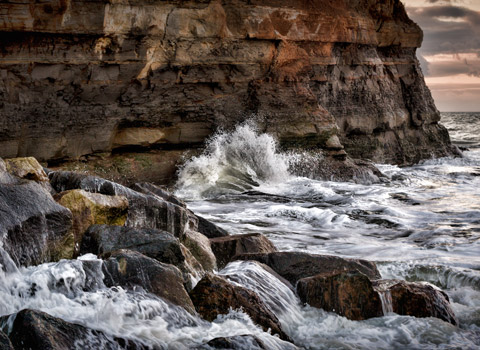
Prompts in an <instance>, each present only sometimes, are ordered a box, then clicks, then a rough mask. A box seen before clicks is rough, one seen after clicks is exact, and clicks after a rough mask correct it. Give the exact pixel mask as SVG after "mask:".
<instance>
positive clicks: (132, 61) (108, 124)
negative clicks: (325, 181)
mask: <svg viewBox="0 0 480 350" xmlns="http://www.w3.org/2000/svg"><path fill="white" fill-rule="evenodd" d="M0 41H1V43H2V45H1V49H0V79H1V80H0V108H1V109H0V156H1V157H17V156H27V155H28V156H34V157H37V158H38V159H40V160H43V161H59V160H67V159H77V158H79V157H81V156H84V155H88V154H93V153H97V152H111V151H122V150H123V151H125V150H129V151H131V150H132V149H135V150H136V149H141V150H145V149H152V148H160V149H161V148H163V149H170V150H171V149H184V148H191V147H193V146H195V145H201V144H202V143H203V141H204V140H205V138H206V137H208V135H210V134H211V133H212V132H214V131H215V129H216V128H217V127H219V126H220V127H226V128H229V127H232V126H234V125H235V124H237V123H238V122H240V121H243V120H245V119H246V118H250V117H251V116H252V115H255V116H256V118H257V120H258V122H259V125H260V127H261V128H262V129H263V130H265V131H266V132H269V133H273V134H275V135H277V136H278V138H279V140H280V141H281V143H282V144H283V145H285V146H286V147H289V146H293V147H299V146H302V147H320V148H322V149H324V150H325V151H326V153H328V154H329V155H331V156H333V157H337V158H342V157H345V152H346V153H347V154H348V155H349V156H351V157H352V158H369V159H372V160H375V161H379V162H393V163H398V164H407V163H411V162H416V161H418V160H420V159H423V158H426V157H431V156H443V155H446V154H451V152H452V151H453V149H452V147H451V145H450V141H449V137H448V134H447V131H446V129H445V128H444V127H442V126H441V125H439V124H438V122H439V119H440V117H439V113H438V111H437V109H436V108H435V106H434V103H433V100H432V97H431V95H430V92H429V90H428V88H427V87H426V85H425V83H424V80H423V76H422V73H421V71H420V69H419V65H418V61H417V59H416V57H415V50H416V48H417V47H419V46H420V44H421V42H422V31H421V30H420V28H419V27H418V26H417V25H416V24H415V23H413V22H412V21H411V20H410V19H409V18H408V17H407V15H406V13H405V9H404V7H403V5H402V4H401V3H400V1H399V0H288V1H287V0H275V1H274V0H262V1H257V0H248V1H247V0H223V1H220V0H212V1H209V0H197V1H180V0H178V1H175V0H171V1H154V0H110V1H106V0H44V1H34V0H30V1H29V0H17V1H9V0H4V1H1V2H0Z"/></svg>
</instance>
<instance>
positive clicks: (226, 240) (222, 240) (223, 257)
mask: <svg viewBox="0 0 480 350" xmlns="http://www.w3.org/2000/svg"><path fill="white" fill-rule="evenodd" d="M210 245H211V247H212V251H213V253H214V254H215V257H216V258H217V266H218V268H219V269H221V268H223V267H225V266H226V265H227V264H228V263H229V262H230V261H232V258H233V257H234V256H236V255H241V254H248V253H267V254H268V253H273V252H276V251H277V248H275V246H274V245H273V243H272V242H271V241H270V240H269V239H268V238H267V237H265V236H264V235H262V234H260V233H248V234H245V235H234V236H227V237H218V238H211V239H210Z"/></svg>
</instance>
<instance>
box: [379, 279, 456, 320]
mask: <svg viewBox="0 0 480 350" xmlns="http://www.w3.org/2000/svg"><path fill="white" fill-rule="evenodd" d="M374 283H375V289H376V290H377V291H379V293H389V295H390V297H391V303H392V305H391V309H392V311H393V312H395V313H397V314H399V315H407V316H415V317H436V318H439V319H441V320H444V321H446V322H449V323H451V324H453V325H458V320H457V318H456V316H455V313H454V312H453V310H452V308H451V306H450V300H449V298H448V295H447V294H446V293H444V292H443V291H441V290H440V289H438V288H437V287H435V286H433V285H431V284H429V283H415V282H406V281H399V280H380V281H375V282H374Z"/></svg>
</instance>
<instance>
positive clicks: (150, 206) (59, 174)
mask: <svg viewBox="0 0 480 350" xmlns="http://www.w3.org/2000/svg"><path fill="white" fill-rule="evenodd" d="M49 178H50V183H51V184H52V186H53V188H54V189H55V190H56V191H58V192H61V191H67V190H72V189H82V190H84V191H87V192H94V193H101V194H104V195H108V196H124V197H126V198H127V199H128V204H129V208H128V215H127V222H126V226H130V227H148V228H156V229H160V230H164V231H167V232H170V233H172V234H173V235H175V236H176V237H178V238H180V239H181V240H183V239H184V238H185V231H186V229H187V228H188V227H190V226H191V227H193V228H195V227H196V220H195V219H194V218H193V217H192V215H191V214H190V212H189V211H188V210H187V209H185V208H183V207H182V206H179V205H176V204H173V203H171V202H168V201H166V200H164V199H163V198H160V197H159V196H158V195H151V194H143V193H140V192H137V191H134V190H132V189H130V188H128V187H125V186H122V185H120V184H117V183H115V182H112V181H108V180H105V179H102V178H99V177H95V176H90V175H86V174H78V173H74V172H71V171H55V172H52V173H50V174H49ZM192 220H193V222H191V221H192Z"/></svg>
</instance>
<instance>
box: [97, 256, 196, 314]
mask: <svg viewBox="0 0 480 350" xmlns="http://www.w3.org/2000/svg"><path fill="white" fill-rule="evenodd" d="M103 272H104V275H105V278H104V283H105V285H106V286H107V287H113V286H124V287H130V288H136V287H137V288H138V287H141V288H143V289H144V290H145V291H147V292H149V293H152V294H155V295H157V296H159V297H161V298H164V299H165V300H168V301H170V302H172V303H173V304H175V305H179V306H181V307H183V308H184V309H186V310H187V311H189V312H191V313H193V312H194V310H195V309H194V307H193V304H192V301H191V300H190V297H189V296H188V293H187V291H186V290H185V287H184V285H183V282H184V281H183V276H182V273H181V271H180V270H179V269H178V268H177V267H175V266H173V265H168V264H164V263H161V262H158V261H156V260H154V259H152V258H149V257H146V256H144V255H142V254H140V253H138V252H134V251H131V250H118V251H116V252H113V253H112V254H110V257H109V258H108V259H107V260H105V262H104V264H103Z"/></svg>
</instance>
